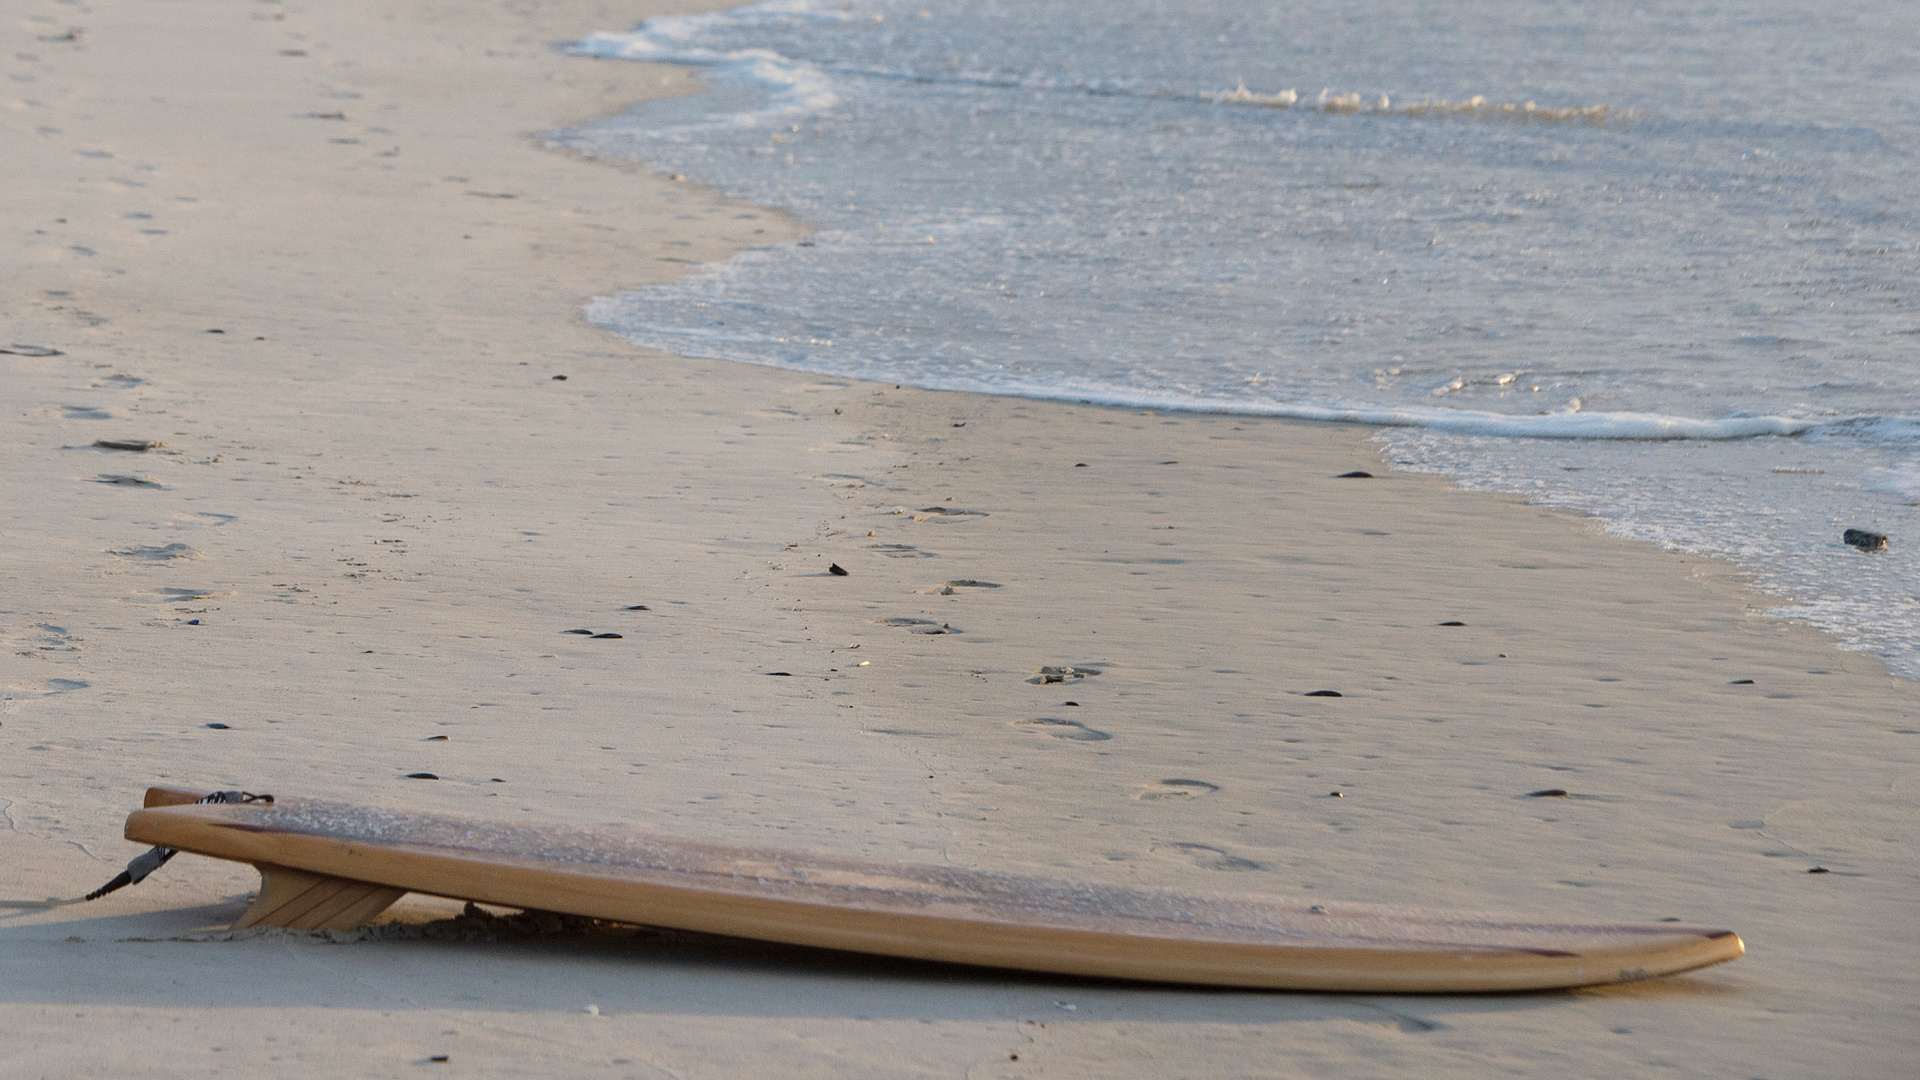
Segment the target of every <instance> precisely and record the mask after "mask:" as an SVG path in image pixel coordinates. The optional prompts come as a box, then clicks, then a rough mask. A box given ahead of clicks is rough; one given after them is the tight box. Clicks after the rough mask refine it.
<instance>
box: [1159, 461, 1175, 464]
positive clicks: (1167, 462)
mask: <svg viewBox="0 0 1920 1080" xmlns="http://www.w3.org/2000/svg"><path fill="white" fill-rule="evenodd" d="M1160 464H1162V465H1178V464H1180V463H1179V462H1177V461H1163V462H1161V463H1160Z"/></svg>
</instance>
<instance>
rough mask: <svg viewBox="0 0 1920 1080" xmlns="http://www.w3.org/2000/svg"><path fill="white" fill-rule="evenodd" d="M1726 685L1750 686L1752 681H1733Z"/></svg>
mask: <svg viewBox="0 0 1920 1080" xmlns="http://www.w3.org/2000/svg"><path fill="white" fill-rule="evenodd" d="M1727 685H1728V686H1752V685H1753V680H1752V679H1735V680H1733V681H1732V682H1730V683H1728V684H1727Z"/></svg>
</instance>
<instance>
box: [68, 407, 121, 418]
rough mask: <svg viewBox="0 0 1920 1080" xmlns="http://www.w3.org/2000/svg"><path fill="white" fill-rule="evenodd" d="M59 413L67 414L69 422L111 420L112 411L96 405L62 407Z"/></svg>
mask: <svg viewBox="0 0 1920 1080" xmlns="http://www.w3.org/2000/svg"><path fill="white" fill-rule="evenodd" d="M60 411H61V412H63V413H66V414H67V419H69V420H111V419H113V411H112V410H111V409H103V408H101V407H99V406H98V405H62V406H60Z"/></svg>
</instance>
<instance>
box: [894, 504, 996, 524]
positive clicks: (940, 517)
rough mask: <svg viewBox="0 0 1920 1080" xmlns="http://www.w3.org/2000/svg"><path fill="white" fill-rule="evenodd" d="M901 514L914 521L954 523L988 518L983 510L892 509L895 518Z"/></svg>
mask: <svg viewBox="0 0 1920 1080" xmlns="http://www.w3.org/2000/svg"><path fill="white" fill-rule="evenodd" d="M903 514H911V515H912V516H913V520H915V521H956V520H964V519H966V518H983V517H986V516H988V515H987V512H986V511H985V510H961V509H959V508H957V507H952V506H923V507H921V508H920V509H918V510H909V509H907V508H906V507H904V506H896V507H894V508H893V515H894V516H895V517H899V516H901V515H903Z"/></svg>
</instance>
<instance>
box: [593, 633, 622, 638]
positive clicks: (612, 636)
mask: <svg viewBox="0 0 1920 1080" xmlns="http://www.w3.org/2000/svg"><path fill="white" fill-rule="evenodd" d="M593 636H594V637H596V638H623V637H626V636H627V635H625V634H594V635H593Z"/></svg>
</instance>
